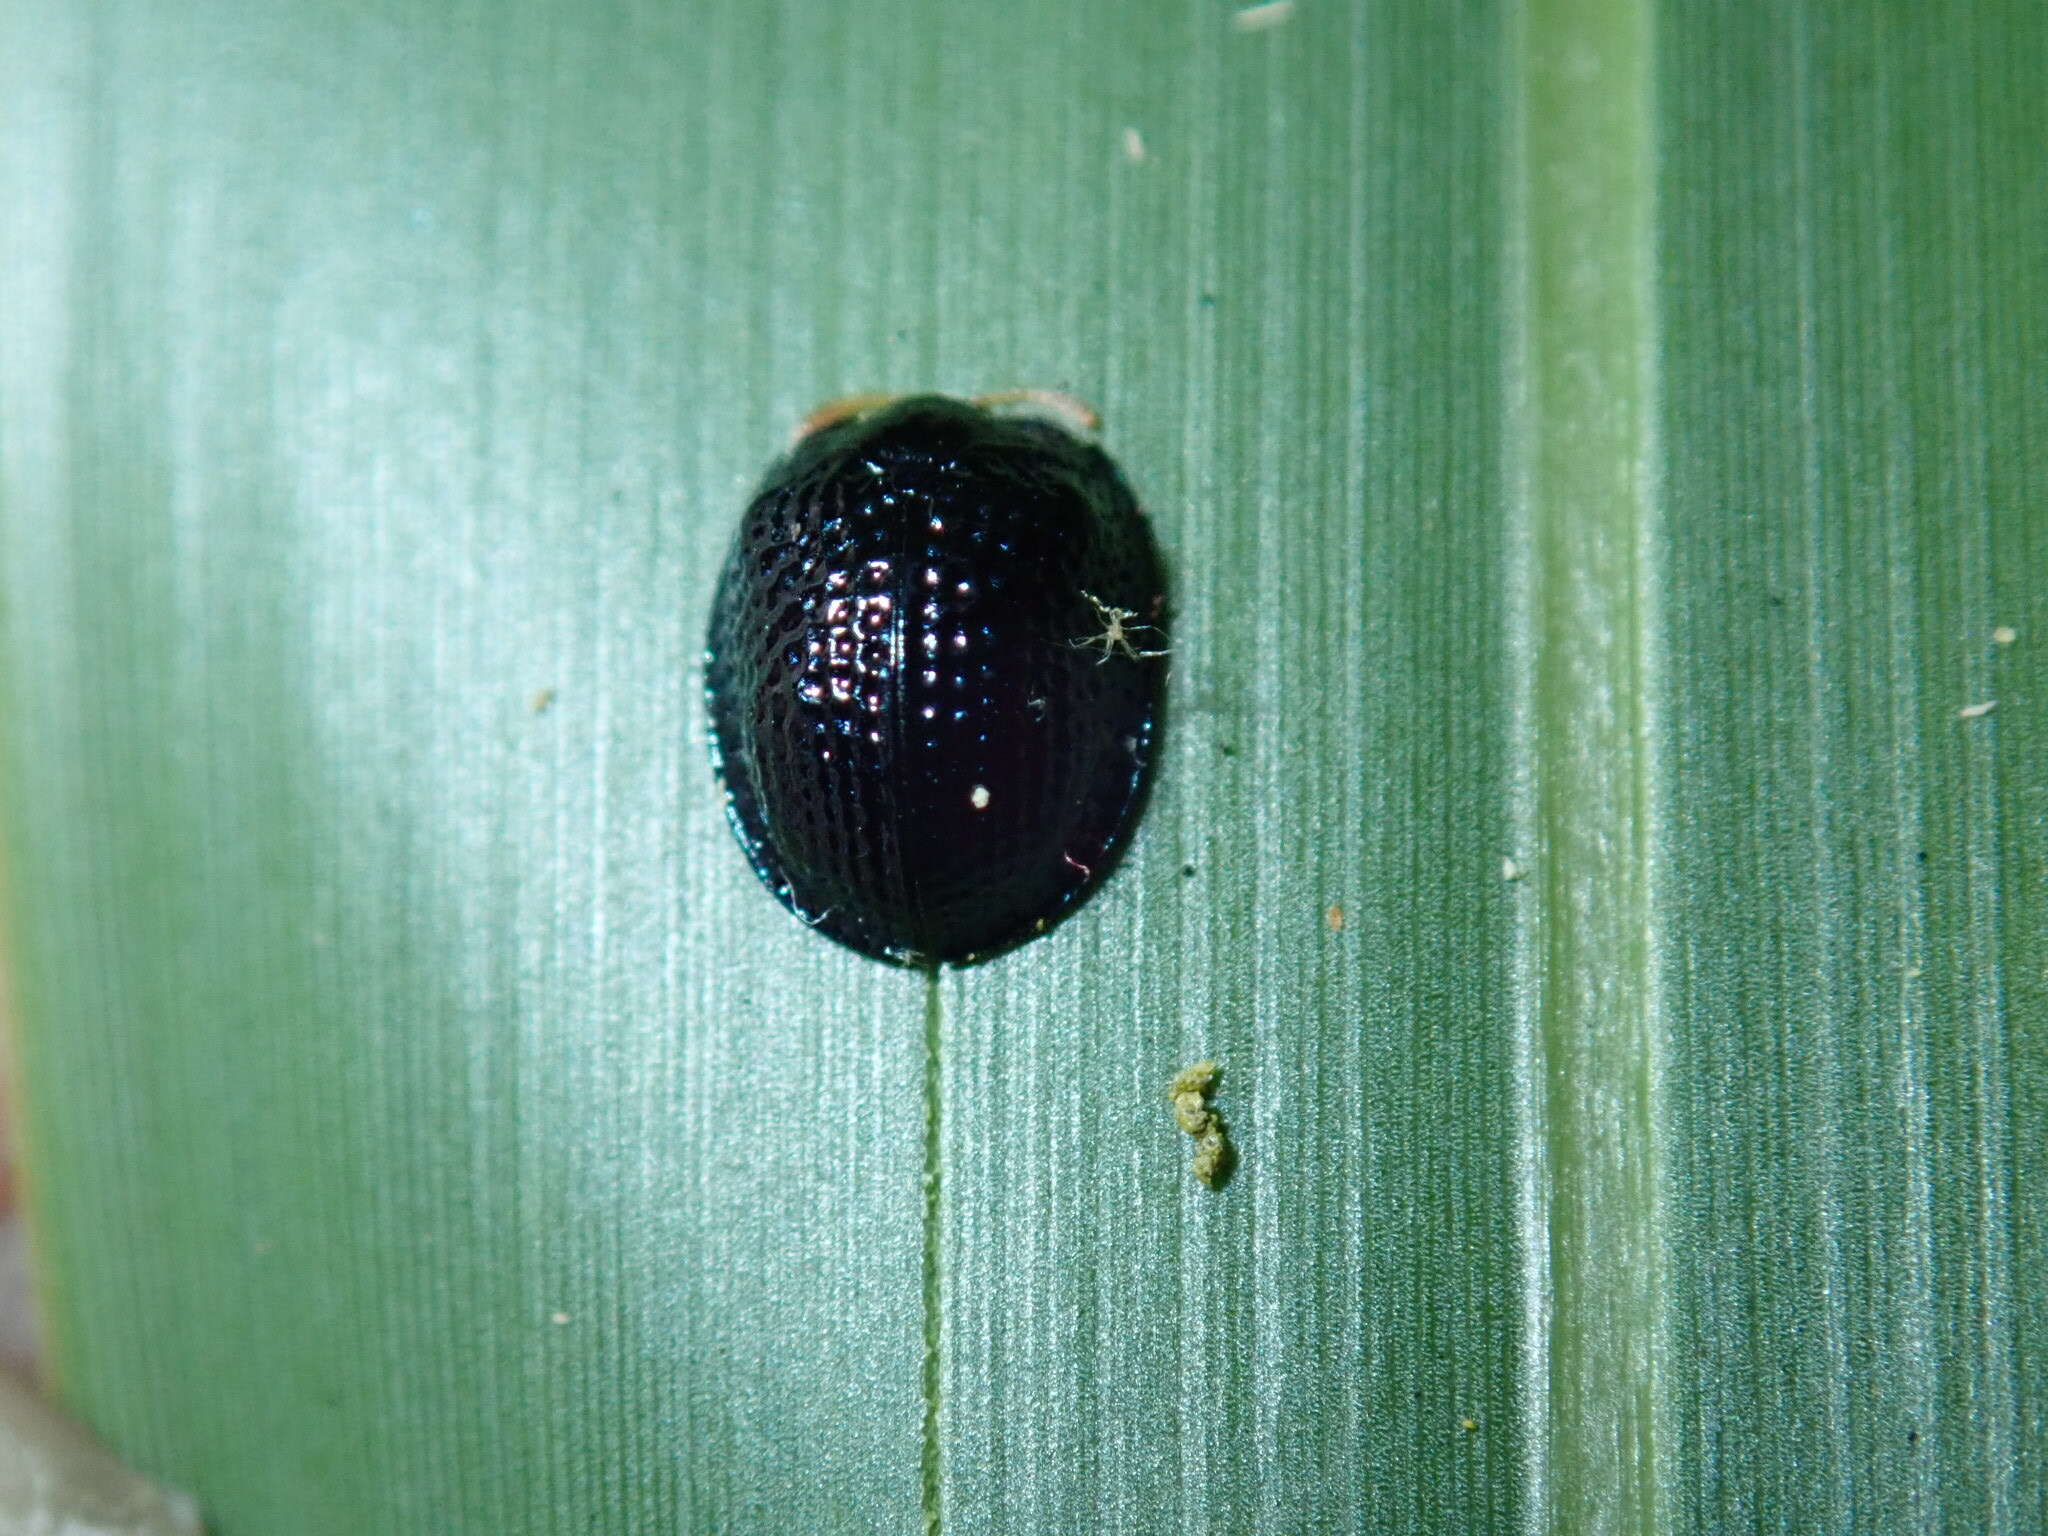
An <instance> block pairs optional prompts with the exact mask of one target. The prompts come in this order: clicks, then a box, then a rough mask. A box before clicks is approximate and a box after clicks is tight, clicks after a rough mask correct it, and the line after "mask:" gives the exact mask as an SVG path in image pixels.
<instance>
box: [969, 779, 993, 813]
mask: <svg viewBox="0 0 2048 1536" xmlns="http://www.w3.org/2000/svg"><path fill="white" fill-rule="evenodd" d="M967 803H968V804H969V805H971V806H973V807H974V808H975V809H976V810H977V811H985V810H987V809H988V786H987V785H986V784H977V785H975V786H974V788H973V789H971V790H969V791H968V792H967Z"/></svg>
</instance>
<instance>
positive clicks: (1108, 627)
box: [1067, 592, 1166, 667]
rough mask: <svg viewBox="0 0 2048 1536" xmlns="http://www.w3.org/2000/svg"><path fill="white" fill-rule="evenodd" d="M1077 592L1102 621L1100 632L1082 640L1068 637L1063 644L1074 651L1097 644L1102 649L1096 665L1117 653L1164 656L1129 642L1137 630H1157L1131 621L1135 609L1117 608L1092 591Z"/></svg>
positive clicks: (1140, 657)
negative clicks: (1089, 603) (1093, 608)
mask: <svg viewBox="0 0 2048 1536" xmlns="http://www.w3.org/2000/svg"><path fill="white" fill-rule="evenodd" d="M1081 595H1082V596H1083V597H1085V598H1087V599H1088V601H1089V602H1091V603H1093V604H1094V605H1095V617H1096V618H1097V619H1099V620H1101V621H1102V626H1103V628H1102V633H1101V634H1099V635H1090V636H1088V637H1087V638H1086V639H1085V640H1069V641H1068V642H1067V644H1069V645H1071V646H1072V647H1073V648H1074V649H1075V650H1077V651H1085V650H1090V649H1092V648H1094V647H1096V646H1100V647H1101V648H1102V660H1100V661H1098V662H1096V663H1095V665H1097V666H1098V667H1100V666H1105V665H1107V664H1108V662H1109V658H1110V657H1112V656H1114V655H1116V654H1117V653H1118V652H1122V653H1123V654H1124V655H1125V656H1128V657H1129V658H1130V659H1131V660H1132V661H1144V660H1145V659H1146V658H1148V657H1152V656H1164V655H1165V654H1166V652H1165V651H1141V650H1139V649H1138V648H1137V647H1136V646H1135V645H1133V644H1132V643H1131V638H1132V636H1134V635H1136V634H1137V633H1138V631H1139V630H1141V629H1150V630H1154V631H1155V632H1156V629H1157V627H1156V626H1155V625H1151V624H1133V623H1132V622H1131V620H1133V619H1135V618H1136V617H1137V616H1138V614H1137V610H1136V609H1133V608H1118V607H1116V606H1114V605H1113V604H1110V603H1105V602H1104V601H1103V600H1102V599H1101V598H1099V597H1097V596H1096V595H1095V594H1094V593H1093V592H1083V593H1082V594H1081Z"/></svg>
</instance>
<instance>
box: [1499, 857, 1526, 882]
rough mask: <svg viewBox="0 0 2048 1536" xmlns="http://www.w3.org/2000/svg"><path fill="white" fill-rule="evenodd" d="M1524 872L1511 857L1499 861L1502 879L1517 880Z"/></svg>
mask: <svg viewBox="0 0 2048 1536" xmlns="http://www.w3.org/2000/svg"><path fill="white" fill-rule="evenodd" d="M1525 873H1526V871H1525V870H1523V868H1522V866H1521V865H1520V864H1519V863H1517V862H1516V861H1515V860H1513V859H1502V860H1501V861H1500V877H1501V879H1503V880H1519V879H1521V878H1522V876H1523V874H1525Z"/></svg>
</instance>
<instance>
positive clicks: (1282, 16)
mask: <svg viewBox="0 0 2048 1536" xmlns="http://www.w3.org/2000/svg"><path fill="white" fill-rule="evenodd" d="M1292 20H1294V0H1267V3H1266V4H1264V5H1248V6H1246V7H1245V8H1244V9H1243V10H1241V11H1239V12H1238V13H1237V14H1236V15H1234V16H1232V17H1231V18H1230V24H1231V25H1232V26H1233V27H1235V28H1237V30H1238V31H1240V32H1265V31H1268V30H1270V29H1271V28H1273V27H1281V26H1285V25H1286V24H1287V23H1288V22H1290V21H1292Z"/></svg>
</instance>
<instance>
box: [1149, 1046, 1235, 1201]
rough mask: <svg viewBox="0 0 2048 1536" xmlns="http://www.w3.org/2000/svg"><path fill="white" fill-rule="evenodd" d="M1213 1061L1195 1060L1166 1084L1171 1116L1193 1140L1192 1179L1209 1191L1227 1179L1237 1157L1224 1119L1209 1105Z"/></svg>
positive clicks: (1215, 1070)
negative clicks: (1193, 1174)
mask: <svg viewBox="0 0 2048 1536" xmlns="http://www.w3.org/2000/svg"><path fill="white" fill-rule="evenodd" d="M1216 1076H1217V1067H1216V1063H1215V1062H1214V1061H1198V1062H1196V1063H1195V1064H1194V1065H1193V1066H1191V1067H1183V1068H1182V1069H1181V1070H1180V1071H1179V1072H1178V1073H1176V1074H1175V1075H1174V1079H1173V1081H1172V1082H1170V1083H1168V1084H1167V1085H1166V1096H1167V1097H1168V1098H1169V1099H1171V1100H1172V1101H1173V1117H1174V1119H1175V1121H1176V1122H1178V1124H1179V1125H1180V1128H1181V1129H1182V1130H1183V1131H1186V1132H1187V1133H1188V1134H1189V1135H1190V1136H1192V1137H1194V1138H1195V1162H1194V1172H1195V1177H1196V1178H1197V1179H1199V1180H1201V1182H1202V1184H1203V1186H1204V1187H1205V1188H1208V1189H1215V1188H1217V1187H1219V1186H1220V1185H1221V1184H1222V1183H1223V1181H1224V1180H1225V1179H1227V1178H1229V1177H1230V1170H1231V1167H1232V1165H1233V1164H1234V1163H1235V1162H1236V1154H1235V1152H1234V1151H1233V1150H1232V1148H1231V1145H1230V1138H1229V1137H1228V1136H1227V1135H1225V1134H1224V1130H1223V1117H1222V1116H1221V1115H1219V1114H1217V1113H1216V1111H1215V1110H1214V1109H1213V1108H1211V1107H1210V1104H1209V1090H1210V1089H1211V1088H1212V1087H1213V1086H1214V1085H1215V1082H1216Z"/></svg>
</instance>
